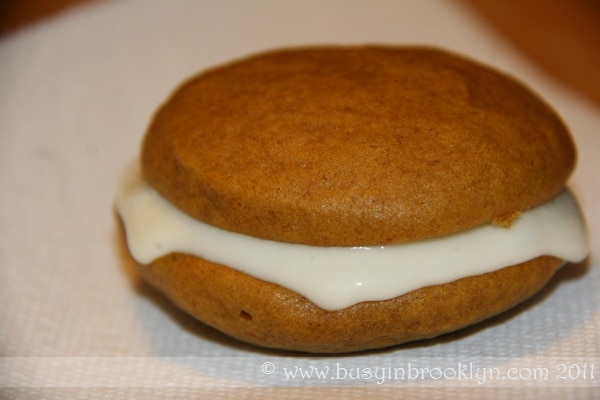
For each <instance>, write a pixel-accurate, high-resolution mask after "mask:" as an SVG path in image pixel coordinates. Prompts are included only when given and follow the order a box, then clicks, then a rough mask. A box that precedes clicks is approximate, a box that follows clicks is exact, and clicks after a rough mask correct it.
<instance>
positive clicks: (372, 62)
mask: <svg viewBox="0 0 600 400" xmlns="http://www.w3.org/2000/svg"><path fill="white" fill-rule="evenodd" d="M574 161H575V150H574V147H573V144H572V142H571V139H570V137H569V134H568V132H567V130H566V128H565V127H564V126H563V124H562V123H561V121H560V120H559V118H558V117H557V116H556V115H555V114H554V113H553V111H552V110H550V109H549V108H548V107H547V106H546V105H545V104H544V103H543V102H541V101H540V100H539V99H538V98H537V97H535V96H534V95H533V94H531V92H530V91H528V90H527V89H525V88H523V87H522V86H521V85H519V84H517V83H515V82H514V81H513V80H511V79H509V78H507V77H505V76H503V75H500V74H498V73H496V72H492V71H490V70H488V69H486V68H483V67H481V66H478V65H476V64H473V63H471V62H468V61H465V60H463V59H461V58H458V57H455V56H452V55H449V54H447V53H443V52H440V51H437V50H432V49H426V48H385V47H358V48H336V47H332V48H317V49H299V50H290V51H279V52H273V53H267V54H263V55H259V56H256V57H253V58H249V59H245V60H242V61H240V62H237V63H233V64H229V65H227V66H224V67H221V68H217V69H213V70H210V71H207V72H205V73H203V74H201V75H199V76H197V77H195V78H194V79H192V80H190V81H188V82H187V83H185V84H184V85H183V86H182V87H181V88H180V89H179V90H178V91H177V92H176V93H174V95H173V96H172V97H171V98H170V99H169V101H168V102H167V103H166V104H165V105H164V106H163V107H162V108H161V109H160V110H159V112H158V113H157V115H156V117H155V119H154V120H153V122H152V124H151V126H150V128H149V131H148V134H147V137H146V139H145V142H144V147H143V154H142V162H143V168H144V173H145V177H146V179H147V180H148V181H149V182H150V183H151V184H152V185H153V186H154V187H155V188H157V189H158V191H159V192H160V193H161V194H162V195H163V196H165V197H166V198H167V199H169V200H170V201H171V202H173V203H174V204H175V205H177V206H178V207H179V208H181V209H182V210H184V211H186V212H187V213H189V214H190V215H192V216H194V217H196V218H198V219H199V220H202V221H205V222H208V223H210V224H213V225H215V226H218V227H220V228H224V229H227V230H231V231H237V232H241V233H245V234H248V235H251V236H255V237H260V238H267V239H273V240H278V241H287V242H298V243H304V244H312V245H323V246H332V245H344V246H346V245H367V244H386V243H392V242H404V241H409V240H419V239H422V238H428V237H431V236H438V235H443V234H447V233H450V232H455V231H460V230H463V229H466V228H469V227H472V226H475V225H478V224H482V223H487V222H489V221H492V220H502V219H503V218H510V217H511V216H512V215H514V213H515V212H518V211H523V210H526V209H529V208H531V207H534V206H537V205H539V204H541V203H543V202H545V201H547V200H549V199H550V198H552V197H553V196H554V195H555V194H557V193H558V191H559V190H560V189H561V188H562V187H563V186H564V182H565V180H566V178H567V176H568V175H569V174H570V173H571V171H572V169H573V165H574Z"/></svg>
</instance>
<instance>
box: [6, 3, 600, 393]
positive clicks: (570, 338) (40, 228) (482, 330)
mask: <svg viewBox="0 0 600 400" xmlns="http://www.w3.org/2000/svg"><path fill="white" fill-rule="evenodd" d="M314 43H317V44H323V43H394V44H398V43H411V44H412V43H420V44H432V45H439V46H443V47H446V48H450V49H452V50H455V51H458V52H460V53H463V54H466V55H469V56H471V57H473V58H476V59H479V60H481V61H483V62H485V63H487V64H491V65H494V66H496V67H497V68H499V69H502V70H504V71H507V72H509V73H511V74H513V75H515V76H517V77H518V78H519V79H521V80H522V81H524V82H526V83H527V84H528V85H529V86H531V87H532V88H533V89H534V90H536V91H537V92H539V93H540V94H541V95H542V96H543V97H545V98H546V99H547V100H548V101H549V102H550V103H551V104H553V106H554V107H555V108H556V109H557V110H558V111H559V112H560V113H561V115H562V116H563V118H564V119H565V121H566V122H567V124H568V125H569V126H570V127H571V129H572V131H573V135H574V137H575V140H576V141H577V144H578V147H579V152H580V158H579V164H578V169H577V171H576V173H575V175H574V176H573V178H572V180H571V182H572V184H571V186H572V187H573V189H574V191H575V193H576V195H577V196H578V198H579V200H580V202H581V204H582V207H583V209H584V211H585V213H586V215H587V217H588V221H589V228H590V232H591V247H592V254H594V253H597V252H598V251H599V250H600V243H599V241H598V235H599V234H600V206H599V205H598V199H599V197H600V196H599V194H600V193H599V190H600V189H599V187H598V184H597V178H596V176H595V175H596V171H598V170H600V169H599V168H600V161H599V157H598V152H599V151H600V128H599V127H600V110H598V108H594V106H593V105H591V104H589V103H586V102H585V101H584V100H583V99H582V98H580V97H578V96H577V95H576V94H574V93H571V92H569V91H567V90H566V89H565V88H563V87H561V86H560V85H559V84H557V83H555V82H553V81H551V80H549V79H548V78H546V77H545V76H543V75H542V74H540V73H539V71H538V70H537V69H535V67H533V66H532V65H530V64H528V62H527V61H526V60H524V59H522V58H519V56H518V55H517V54H516V53H515V52H514V51H513V50H512V49H511V47H510V46H509V45H508V44H507V43H505V42H503V41H502V40H501V39H500V38H498V37H496V36H494V35H493V34H492V33H491V31H489V30H488V29H487V28H486V27H485V26H484V25H482V24H481V23H480V22H479V20H477V19H475V18H474V17H473V16H472V15H471V14H470V13H469V12H468V11H467V10H465V9H463V8H462V7H461V6H460V5H459V4H458V3H453V2H441V1H434V0H428V1H418V2H417V1H386V0H374V1H369V2H365V1H342V0H336V1H321V0H318V1H317V0H308V1H282V2H272V1H268V0H260V1H251V2H250V1H243V0H235V1H234V0H230V1H193V0H187V1H186V0H178V1H173V2H166V1H160V0H132V1H116V0H112V1H98V2H96V3H89V4H87V5H85V6H82V7H78V8H75V9H73V10H71V11H70V12H67V13H65V14H61V15H59V16H57V17H55V18H53V19H50V20H47V21H45V22H43V23H41V24H37V25H34V26H32V27H29V28H27V29H25V30H22V31H19V32H17V33H15V34H12V35H10V36H7V37H4V38H2V39H0V239H1V240H0V356H2V357H1V358H0V397H1V398H152V397H156V398H185V397H188V396H189V395H191V394H200V393H201V394H206V395H210V397H211V398H215V399H216V398H225V397H227V398H235V397H237V396H239V397H243V398H254V397H260V398H265V399H266V398H290V399H293V398H304V397H305V396H308V395H310V397H315V396H318V397H320V398H338V397H341V396H344V397H346V398H363V397H365V396H369V395H373V394H374V393H376V394H377V396H378V397H380V398H386V397H393V396H396V395H397V394H398V390H399V389H402V390H404V392H402V393H408V392H410V393H411V395H413V396H415V397H416V398H418V397H419V395H423V396H426V397H427V398H428V399H435V398H447V397H448V395H452V393H454V394H457V393H458V391H459V390H460V394H461V397H467V398H468V397H474V398H482V397H485V396H487V395H491V394H492V393H493V395H494V397H495V398H509V397H514V396H515V395H523V394H530V393H529V391H535V393H536V394H543V395H544V396H545V397H547V398H552V397H554V396H560V397H561V398H565V396H566V397H570V398H575V397H576V396H578V397H579V398H590V397H593V396H594V394H595V393H597V391H598V389H599V387H600V343H599V337H598V334H597V331H598V329H599V328H600V312H599V310H600V295H599V294H598V288H599V287H600V275H599V273H598V268H597V266H598V262H597V261H596V260H595V258H594V257H593V255H592V257H591V258H590V259H589V260H588V261H586V262H585V263H582V264H580V265H569V266H567V267H566V268H564V269H563V270H562V271H561V272H560V273H559V274H558V276H557V277H556V279H554V280H553V281H552V282H551V283H550V285H549V286H548V287H547V288H546V289H545V290H544V291H543V292H542V293H541V294H540V295H539V296H537V297H536V298H535V299H533V300H532V301H529V302H527V303H526V304H524V305H522V306H520V307H518V308H517V309H516V310H514V311H511V312H508V313H507V314H505V315H503V316H500V317H498V318H495V319H493V320H491V321H488V322H486V323H483V324H481V325H479V326H476V327H473V328H470V329H467V330H464V331H461V332H458V333H455V334H451V335H448V336H445V337H442V338H439V339H435V340H433V341H428V342H425V343H418V344H410V345H407V346H402V347H399V348H394V349H388V350H385V351H379V352H374V353H369V354H359V355H352V356H344V357H341V356H340V357H336V356H334V357H326V358H315V357H308V356H302V355H300V356H298V355H290V354H286V353H282V352H273V351H264V350H260V349H257V348H254V347H251V346H247V345H245V344H241V343H238V342H236V341H234V340H231V339H228V338H226V337H224V336H222V335H221V334H219V333H217V332H215V331H213V330H212V329H210V328H207V327H205V326H204V325H202V324H200V323H198V322H196V321H195V320H193V319H192V318H190V317H188V316H187V315H185V314H183V313H182V312H180V311H178V310H177V309H175V308H174V307H173V306H172V305H171V304H170V303H169V302H168V301H166V300H164V299H163V298H162V296H161V295H159V294H157V293H156V292H155V291H153V290H152V289H150V288H148V287H147V286H145V285H144V284H142V283H141V282H139V281H138V278H137V275H136V274H135V269H134V268H133V266H132V265H131V264H130V261H128V260H127V258H126V257H125V251H124V249H123V247H122V244H121V242H120V237H119V229H118V223H117V220H116V218H115V215H114V212H113V200H114V196H115V193H116V189H117V182H118V179H119V174H120V173H121V171H122V168H123V167H124V166H125V165H126V164H127V163H128V162H129V161H130V160H131V159H132V158H133V157H136V156H137V154H138V150H139V144H140V140H141V138H142V135H143V133H144V130H145V128H146V126H147V123H148V121H149V119H150V117H151V115H152V113H153V111H154V110H155V108H156V107H157V106H158V105H159V104H160V103H161V102H162V101H164V99H165V98H166V96H167V95H168V94H169V93H170V92H171V90H172V89H173V88H174V87H175V85H177V84H178V83H180V82H181V81H182V80H183V79H185V78H187V77H189V76H190V75H192V74H194V73H196V72H197V71H199V70H201V69H203V68H206V67H209V66H212V65H214V64H217V63H220V62H224V61H228V60H230V59H233V58H237V57H241V56H244V55H246V54H248V53H252V52H255V51H260V50H264V49H267V48H272V47H281V46H292V45H300V44H314ZM594 368H595V369H594ZM511 371H512V372H513V373H514V374H516V375H514V374H513V375H511ZM544 373H546V375H544ZM410 374H412V375H410ZM309 375H310V376H309ZM488 389H494V390H493V392H492V391H489V390H488ZM423 391H424V392H423Z"/></svg>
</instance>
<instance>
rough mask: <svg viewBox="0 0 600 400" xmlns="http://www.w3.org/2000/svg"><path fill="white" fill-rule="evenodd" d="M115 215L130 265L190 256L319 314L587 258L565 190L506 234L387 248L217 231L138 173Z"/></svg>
mask: <svg viewBox="0 0 600 400" xmlns="http://www.w3.org/2000/svg"><path fill="white" fill-rule="evenodd" d="M116 208H117V211H118V213H119V215H120V216H121V218H122V220H123V223H124V226H125V231H126V237H127V243H128V247H129V250H130V252H131V254H132V255H133V257H134V258H135V259H136V261H138V262H139V263H142V264H145V263H149V262H152V261H153V260H155V259H157V258H159V257H161V256H163V255H166V254H169V253H172V252H179V253H186V254H190V255H194V256H198V257H201V258H203V259H205V260H208V261H210V262H213V263H217V264H221V265H225V266H228V267H230V268H234V269H236V270H239V271H241V272H244V273H246V274H248V275H251V276H253V277H255V278H258V279H262V280H265V281H269V282H274V283H277V284H279V285H281V286H283V287H285V288H287V289H290V290H293V291H295V292H297V293H299V294H301V295H302V296H304V297H306V298H307V299H309V300H310V301H312V302H313V303H314V304H316V305H317V306H319V307H321V308H323V309H325V310H338V309H343V308H346V307H349V306H352V305H354V304H357V303H359V302H363V301H379V300H387V299H391V298H394V297H397V296H400V295H402V294H405V293H407V292H410V291H412V290H416V289H419V288H422V287H426V286H430V285H436V284H443V283H448V282H451V281H454V280H457V279H460V278H464V277H468V276H474V275H479V274H483V273H487V272H492V271H496V270H498V269H501V268H503V267H506V266H509V265H515V264H519V263H522V262H525V261H528V260H531V259H533V258H536V257H539V256H542V255H550V256H555V257H558V258H561V259H563V260H566V261H570V262H579V261H581V260H583V259H584V258H585V257H586V255H587V253H588V240H587V232H586V227H585V223H584V220H583V217H582V214H581V212H580V210H579V207H578V206H577V204H576V202H575V200H574V199H573V197H572V196H571V194H570V193H569V192H568V191H567V190H564V191H563V192H562V193H560V194H559V195H558V196H557V197H556V198H554V199H553V200H552V201H550V202H548V203H546V204H543V205H542V206H540V207H537V208H535V209H532V210H529V211H527V212H525V213H523V214H522V215H521V216H520V217H519V219H518V220H516V221H515V222H514V223H513V224H512V225H511V227H510V228H503V227H499V226H496V225H493V224H491V223H490V224H487V225H483V226H479V227H475V228H472V229H470V230H467V231H463V232H459V233H455V234H451V235H446V236H443V237H438V238H434V239H429V240H423V241H418V242H411V243H403V244H392V245H386V246H355V247H319V246H308V245H302V244H292V243H283V242H276V241H270V240H263V239H258V238H254V237H250V236H248V235H243V234H239V233H234V232H229V231H225V230H222V229H219V228H216V227H213V226H211V225H208V224H205V223H202V222H200V221H198V220H195V219H193V218H192V217H190V216H188V215H187V214H185V213H183V212H182V211H180V210H179V209H177V208H176V207H175V206H174V205H172V204H170V203H169V202H168V201H167V200H165V199H164V198H163V197H161V196H160V195H159V194H158V193H157V192H156V191H155V190H154V189H153V188H152V187H150V186H149V185H148V184H147V183H145V182H144V181H143V180H142V178H141V174H140V169H139V166H138V164H137V163H136V164H135V165H133V166H132V168H130V169H129V170H128V171H127V173H126V176H125V178H124V180H123V183H122V187H121V190H120V193H119V195H118V198H117V201H116Z"/></svg>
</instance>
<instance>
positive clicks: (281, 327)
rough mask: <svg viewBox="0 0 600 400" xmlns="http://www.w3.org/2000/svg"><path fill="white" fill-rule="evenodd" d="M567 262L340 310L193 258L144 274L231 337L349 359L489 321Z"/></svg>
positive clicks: (547, 260) (158, 264)
mask: <svg viewBox="0 0 600 400" xmlns="http://www.w3.org/2000/svg"><path fill="white" fill-rule="evenodd" d="M561 264H562V261H561V260H559V259H556V258H553V257H539V258H536V259H534V260H531V261H529V262H526V263H522V264H519V265H516V266H512V267H507V268H504V269H501V270H499V271H495V272H491V273H487V274H484V275H479V276H474V277H468V278H463V279H460V280H457V281H454V282H450V283H447V284H444V285H437V286H430V287H426V288H422V289H419V290H414V291H412V292H409V293H406V294H404V295H402V296H399V297H396V298H394V299H390V300H385V301H375V302H364V303H359V304H356V305H354V306H351V307H348V308H345V309H342V310H337V311H325V310H323V309H321V308H319V307H317V306H315V305H314V304H313V303H311V302H310V301H309V300H307V299H306V298H304V297H302V296H300V295H299V294H297V293H295V292H293V291H290V290H288V289H285V288H283V287H281V286H279V285H276V284H273V283H269V282H265V281H262V280H259V279H256V278H253V277H251V276H248V275H246V274H244V273H242V272H239V271H236V270H234V269H231V268H228V267H224V266H221V265H218V264H214V263H210V262H207V261H205V260H203V259H200V258H197V257H193V256H189V255H184V254H171V255H168V256H165V257H162V258H160V259H158V260H156V261H154V262H153V263H151V264H150V265H142V266H140V271H141V274H142V276H143V277H144V278H145V279H146V280H147V281H148V282H150V283H151V284H153V285H154V286H155V287H157V288H159V289H160V290H161V291H162V292H164V293H166V294H167V296H169V297H170V298H171V299H172V300H173V302H174V303H175V304H177V305H179V307H181V308H182V309H183V310H185V311H186V312H188V313H189V314H191V315H193V316H194V317H196V318H198V319H199V320H201V321H203V322H205V323H206V324H208V325H211V326H213V327H215V328H217V329H219V330H220V331H222V332H224V333H226V334H228V335H230V336H232V337H235V338H238V339H240V340H243V341H245V342H248V343H252V344H256V345H259V346H264V347H271V348H277V349H286V350H297V351H304V352H313V353H342V352H351V351H360V350H367V349H376V348H383V347H387V346H392V345H396V344H400V343H405V342H409V341H414V340H419V339H427V338H432V337H435V336H438V335H441V334H444V333H448V332H452V331H455V330H457V329H460V328H463V327H465V326H468V325H471V324H474V323H476V322H480V321H482V320H484V319H487V318H490V317H492V316H494V315H496V314H499V313H500V312H502V311H504V310H507V309H509V308H511V307H513V306H515V305H517V304H518V303H520V302H522V301H524V300H526V299H527V298H529V297H531V296H532V295H534V294H535V293H536V292H538V291H539V290H540V289H541V288H542V287H543V286H544V284H546V282H547V281H548V280H549V279H550V278H551V277H552V276H553V275H554V273H555V272H556V270H557V269H558V268H559V267H560V265H561Z"/></svg>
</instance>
